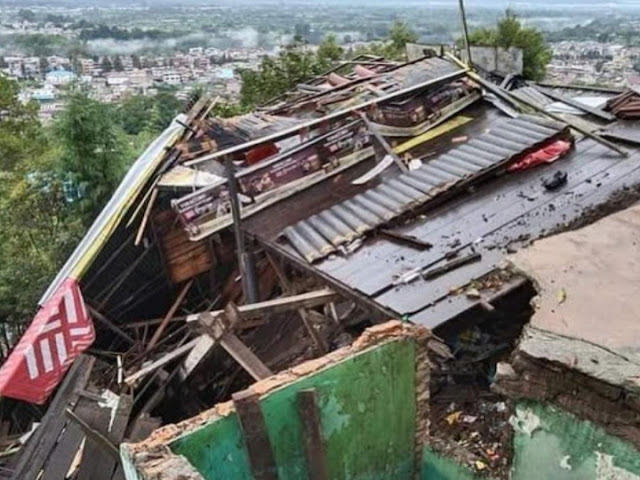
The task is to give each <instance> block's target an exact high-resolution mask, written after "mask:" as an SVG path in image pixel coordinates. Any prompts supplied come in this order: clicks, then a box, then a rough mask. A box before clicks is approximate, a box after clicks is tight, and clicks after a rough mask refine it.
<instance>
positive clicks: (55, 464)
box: [41, 398, 94, 480]
mask: <svg viewBox="0 0 640 480" xmlns="http://www.w3.org/2000/svg"><path fill="white" fill-rule="evenodd" d="M93 408H94V402H93V401H92V400H89V399H87V398H80V399H79V400H78V404H77V405H76V408H75V409H74V410H73V411H74V413H76V415H78V416H79V417H81V418H87V417H88V416H89V415H90V414H91V412H92V409H93ZM83 439H84V432H83V430H82V428H81V427H80V425H78V424H77V423H75V422H72V421H68V422H67V424H66V427H65V430H64V432H63V434H62V436H61V438H60V439H59V440H58V443H57V444H56V446H55V448H54V449H53V450H52V451H51V455H50V456H49V459H48V461H47V463H46V465H45V466H44V471H43V472H42V478H41V480H60V479H61V478H66V476H67V473H68V472H69V469H70V468H71V464H72V463H73V460H74V459H75V457H76V455H77V454H78V449H79V448H80V444H81V443H82V440H83Z"/></svg>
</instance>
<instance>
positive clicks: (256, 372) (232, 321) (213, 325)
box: [200, 303, 273, 380]
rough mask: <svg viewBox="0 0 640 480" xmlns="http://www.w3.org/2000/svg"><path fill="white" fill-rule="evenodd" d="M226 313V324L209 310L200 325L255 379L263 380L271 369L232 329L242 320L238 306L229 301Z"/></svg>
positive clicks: (270, 373) (202, 315)
mask: <svg viewBox="0 0 640 480" xmlns="http://www.w3.org/2000/svg"><path fill="white" fill-rule="evenodd" d="M225 314H226V319H227V321H228V324H226V325H225V323H224V322H222V321H221V320H220V319H216V318H214V317H213V315H211V314H210V313H208V312H205V313H203V314H201V315H200V325H201V326H202V328H203V329H204V331H205V332H206V333H207V334H208V335H209V336H211V338H213V339H214V341H216V342H219V343H220V345H221V346H222V348H224V349H225V350H226V351H227V353H228V354H229V355H231V356H232V357H233V358H234V359H235V361H236V362H238V363H239V364H240V365H241V366H242V368H244V369H245V370H246V371H247V372H248V373H249V374H250V375H251V376H252V377H253V378H254V379H255V380H262V379H263V378H267V377H269V376H271V375H273V373H272V372H271V370H269V369H268V368H267V366H266V365H265V364H264V363H262V361H261V360H260V359H259V358H258V357H257V356H256V355H255V354H254V353H253V352H252V351H251V350H250V349H249V347H247V346H246V345H245V344H244V343H243V342H242V340H240V339H239V338H238V337H237V336H236V335H235V334H234V333H233V332H232V331H231V329H232V328H233V326H234V325H236V324H237V323H240V322H241V321H242V316H241V313H240V312H239V310H238V307H236V306H235V304H233V303H229V304H228V305H227V307H226V308H225Z"/></svg>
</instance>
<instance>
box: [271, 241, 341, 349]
mask: <svg viewBox="0 0 640 480" xmlns="http://www.w3.org/2000/svg"><path fill="white" fill-rule="evenodd" d="M267 260H268V261H269V263H270V264H271V267H272V268H273V270H274V271H275V272H276V276H277V277H278V280H279V281H280V286H281V287H282V290H283V292H284V293H285V294H287V295H293V294H294V293H295V287H294V286H293V283H292V282H291V281H290V280H289V278H287V275H286V273H285V272H284V270H283V269H282V267H281V266H280V264H278V262H277V261H276V259H275V258H273V257H272V256H271V255H270V254H268V253H267ZM285 298H292V297H285ZM326 303H331V304H332V303H333V302H326ZM297 312H298V315H300V318H301V319H302V323H303V324H304V326H305V328H306V329H307V332H309V335H310V336H311V338H312V340H313V341H314V343H315V344H316V346H317V347H318V349H319V350H320V352H321V353H323V354H324V353H327V352H328V351H329V346H328V345H327V342H325V340H324V338H322V337H321V336H320V334H319V333H318V331H317V330H316V329H315V327H314V326H313V323H312V322H311V320H310V319H309V315H308V313H307V310H306V309H305V308H304V307H300V308H298V309H297Z"/></svg>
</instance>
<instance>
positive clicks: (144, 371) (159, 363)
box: [124, 338, 198, 386]
mask: <svg viewBox="0 0 640 480" xmlns="http://www.w3.org/2000/svg"><path fill="white" fill-rule="evenodd" d="M197 342H198V339H197V338H196V339H194V340H192V341H190V342H189V343H186V344H184V345H182V346H181V347H178V348H176V349H175V350H173V351H172V352H170V353H167V354H166V355H164V356H162V357H161V358H159V359H158V360H156V361H155V362H152V363H150V364H149V365H147V366H146V367H144V368H141V369H140V370H138V371H137V372H135V373H134V374H132V375H129V376H128V377H126V378H125V379H124V383H126V384H127V385H129V386H131V385H134V384H135V383H136V382H137V381H138V380H140V379H141V378H143V377H145V376H147V375H149V374H150V373H152V372H154V371H156V370H157V369H159V368H160V367H163V366H165V365H166V364H167V363H170V362H172V361H173V360H175V359H176V358H179V357H181V356H182V355H186V354H187V353H188V352H190V351H191V349H192V348H193V347H195V346H196V344H197Z"/></svg>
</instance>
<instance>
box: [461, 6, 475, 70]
mask: <svg viewBox="0 0 640 480" xmlns="http://www.w3.org/2000/svg"><path fill="white" fill-rule="evenodd" d="M458 3H459V5H460V18H461V19H462V30H463V33H464V47H465V49H466V50H467V65H469V66H470V67H471V66H472V65H473V63H472V62H471V46H470V45H469V29H468V28H467V14H466V13H465V11H464V0H458Z"/></svg>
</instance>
